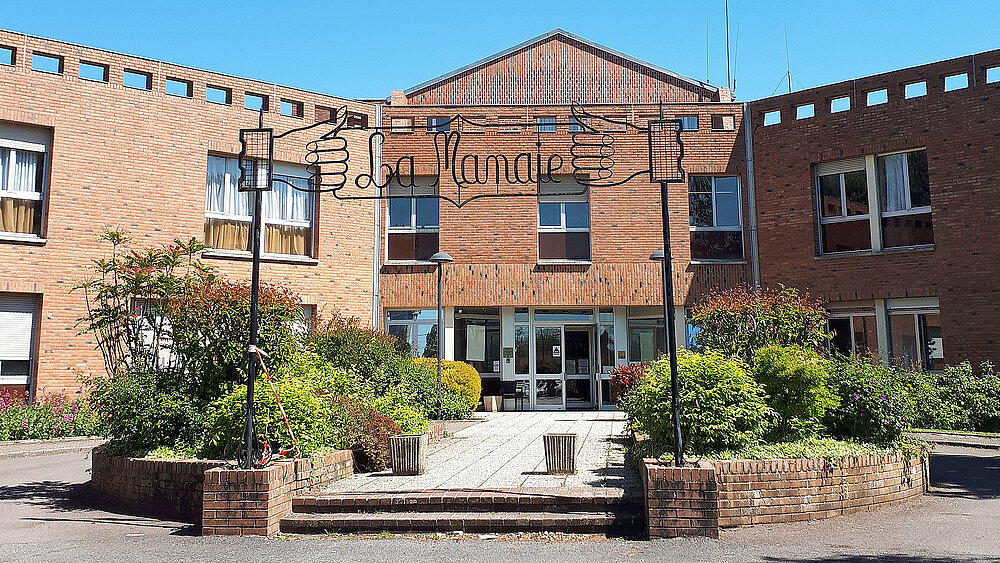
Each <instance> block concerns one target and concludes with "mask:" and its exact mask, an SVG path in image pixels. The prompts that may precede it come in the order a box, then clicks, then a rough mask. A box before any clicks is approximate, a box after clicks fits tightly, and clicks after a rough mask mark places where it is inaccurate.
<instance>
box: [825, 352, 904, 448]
mask: <svg viewBox="0 0 1000 563" xmlns="http://www.w3.org/2000/svg"><path fill="white" fill-rule="evenodd" d="M908 378H909V376H908V375H907V373H906V372H904V371H903V370H901V369H899V368H897V367H894V366H886V365H883V364H881V363H880V362H879V361H878V359H877V358H862V357H857V356H854V357H848V358H838V359H835V360H833V361H831V362H830V379H829V381H828V386H829V387H830V389H831V390H832V391H833V392H834V394H836V395H837V396H838V398H839V400H840V404H839V405H838V406H837V407H835V408H832V409H830V410H829V411H827V414H826V417H825V421H824V423H825V425H826V426H827V428H828V429H829V431H830V432H831V433H832V434H833V435H834V436H835V437H837V438H842V439H851V438H853V439H857V440H862V441H865V442H872V443H874V444H891V443H895V442H897V441H898V440H899V438H900V436H902V433H903V431H904V430H906V429H907V428H909V426H910V417H911V415H912V408H911V405H910V403H909V401H908V395H907V391H908V384H907V380H908Z"/></svg>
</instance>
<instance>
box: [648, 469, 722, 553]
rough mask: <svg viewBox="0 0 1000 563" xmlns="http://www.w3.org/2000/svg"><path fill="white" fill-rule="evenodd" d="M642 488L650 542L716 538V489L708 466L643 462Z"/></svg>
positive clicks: (717, 501) (717, 519) (717, 499)
mask: <svg viewBox="0 0 1000 563" xmlns="http://www.w3.org/2000/svg"><path fill="white" fill-rule="evenodd" d="M642 489H643V492H644V493H645V497H646V513H647V523H648V526H649V539H655V538H678V537H687V536H705V537H710V538H718V537H719V488H718V483H717V482H716V478H715V468H714V467H712V465H711V464H710V463H708V462H705V461H701V462H699V463H698V466H697V467H673V466H671V465H667V464H665V463H661V462H659V461H656V460H652V459H646V460H643V463H642Z"/></svg>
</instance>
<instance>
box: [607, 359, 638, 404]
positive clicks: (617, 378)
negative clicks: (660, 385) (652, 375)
mask: <svg viewBox="0 0 1000 563" xmlns="http://www.w3.org/2000/svg"><path fill="white" fill-rule="evenodd" d="M646 367H647V364H622V365H617V366H615V368H614V369H613V370H611V402H613V403H615V404H616V405H619V406H621V405H622V399H624V398H625V397H626V396H628V394H629V393H631V392H632V390H633V389H635V388H636V386H637V385H639V382H640V381H642V374H643V372H644V371H645V369H646Z"/></svg>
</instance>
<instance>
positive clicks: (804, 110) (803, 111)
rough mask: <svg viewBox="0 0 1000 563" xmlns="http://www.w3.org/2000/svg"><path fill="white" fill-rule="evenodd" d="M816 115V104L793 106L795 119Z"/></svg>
mask: <svg viewBox="0 0 1000 563" xmlns="http://www.w3.org/2000/svg"><path fill="white" fill-rule="evenodd" d="M814 115H816V106H815V105H813V104H805V105H802V106H798V107H796V108H795V119H809V118H810V117H813V116H814Z"/></svg>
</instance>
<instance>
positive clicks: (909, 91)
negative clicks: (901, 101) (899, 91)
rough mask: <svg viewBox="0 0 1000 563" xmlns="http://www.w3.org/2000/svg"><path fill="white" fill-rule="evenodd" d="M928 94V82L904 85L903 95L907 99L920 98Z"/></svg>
mask: <svg viewBox="0 0 1000 563" xmlns="http://www.w3.org/2000/svg"><path fill="white" fill-rule="evenodd" d="M926 95H927V83H926V82H913V83H911V84H906V85H904V86H903V97H904V98H906V99H910V98H919V97H920V96H926Z"/></svg>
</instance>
